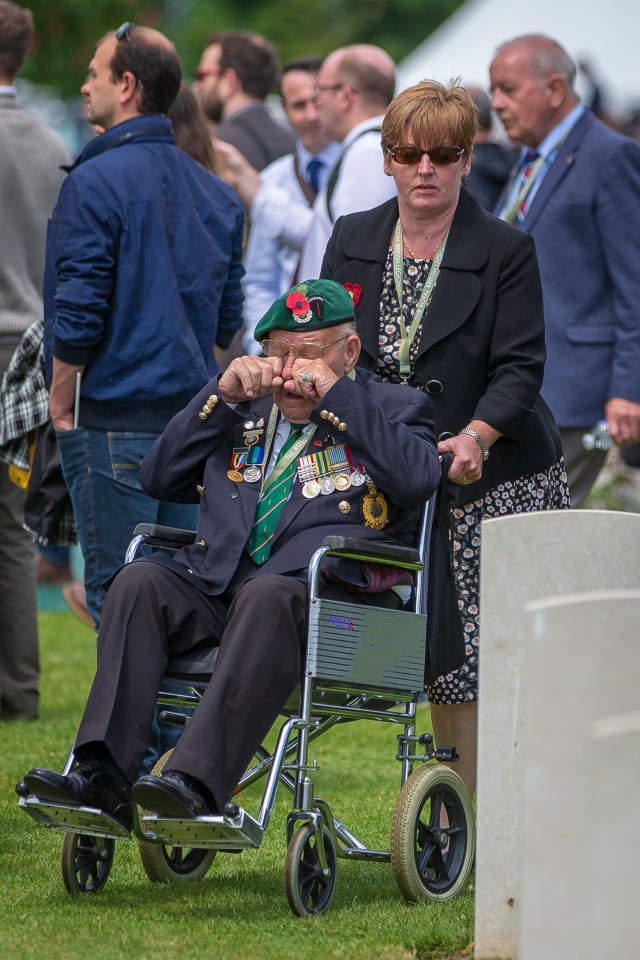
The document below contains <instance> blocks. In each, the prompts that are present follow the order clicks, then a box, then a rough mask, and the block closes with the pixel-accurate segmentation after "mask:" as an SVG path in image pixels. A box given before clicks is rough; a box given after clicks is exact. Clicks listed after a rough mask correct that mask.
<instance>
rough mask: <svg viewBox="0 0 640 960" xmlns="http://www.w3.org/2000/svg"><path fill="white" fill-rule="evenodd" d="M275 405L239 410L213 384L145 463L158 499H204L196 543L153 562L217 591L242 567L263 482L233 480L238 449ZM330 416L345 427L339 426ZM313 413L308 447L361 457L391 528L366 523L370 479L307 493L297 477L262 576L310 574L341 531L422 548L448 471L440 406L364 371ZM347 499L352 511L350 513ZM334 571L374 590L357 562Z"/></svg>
mask: <svg viewBox="0 0 640 960" xmlns="http://www.w3.org/2000/svg"><path fill="white" fill-rule="evenodd" d="M271 407H272V398H271V397H270V396H269V397H264V398H262V399H259V400H256V401H253V402H246V403H242V404H240V405H238V406H237V407H236V408H235V409H233V408H232V407H230V406H228V405H227V404H226V403H225V402H224V401H223V400H222V399H221V398H220V395H219V391H218V387H217V381H215V380H214V381H212V382H211V383H209V384H208V385H207V387H205V388H204V389H203V390H202V391H201V392H200V393H199V394H198V395H197V396H196V397H195V398H194V400H193V401H192V403H190V404H189V406H188V407H186V408H185V409H184V410H183V411H182V412H181V413H179V414H178V415H177V416H175V417H174V418H173V420H171V422H170V423H169V425H168V426H167V428H166V430H165V431H164V433H163V435H162V436H161V437H160V438H159V439H158V440H157V441H156V442H155V444H154V445H153V447H152V448H151V450H150V451H149V453H148V454H147V456H146V457H145V459H144V461H143V463H142V467H141V472H140V477H141V481H142V485H143V487H144V489H145V490H146V491H147V493H149V494H150V495H151V496H152V497H156V498H158V499H160V500H172V501H178V502H185V503H190V502H194V501H198V500H200V517H199V522H198V533H197V540H196V543H195V544H193V545H192V546H188V547H184V548H183V549H182V550H180V551H179V552H178V553H177V554H176V555H175V558H173V557H163V555H162V554H154V555H153V559H154V560H155V561H156V562H159V563H163V564H165V565H168V566H171V568H172V569H173V570H175V571H176V572H177V573H179V575H180V576H182V577H183V578H184V579H187V580H190V581H191V582H192V583H194V584H195V585H196V586H197V587H199V588H200V589H201V590H202V591H203V592H205V593H207V594H209V595H211V596H216V595H219V594H221V593H222V592H223V591H224V590H225V589H226V587H227V586H228V584H229V582H230V580H231V578H232V576H233V574H234V573H235V571H236V568H237V566H238V562H239V560H240V558H241V556H242V553H243V550H244V547H245V545H246V543H247V540H248V539H249V535H250V532H251V527H252V523H253V518H254V514H255V510H256V504H257V501H258V495H259V492H260V483H248V482H242V483H234V482H233V481H232V480H230V479H229V477H228V476H227V471H228V470H230V469H231V467H232V456H233V450H234V448H236V447H243V446H244V443H243V433H244V432H246V428H245V426H244V424H245V422H248V421H253V422H254V423H255V422H256V421H257V420H258V419H259V418H261V417H262V418H264V421H265V425H266V423H267V421H268V419H269V413H270V410H271ZM201 414H202V416H200V415H201ZM327 414H329V415H331V417H332V418H337V420H336V423H339V424H342V425H343V429H339V428H338V426H333V425H332V424H331V422H330V420H329V419H328V418H327ZM310 419H311V421H312V422H313V423H314V424H316V425H317V430H316V432H315V434H314V436H313V438H312V440H311V443H310V445H309V446H308V447H307V448H306V451H305V452H306V453H307V454H309V453H313V452H315V451H319V450H321V449H323V448H324V447H327V446H331V445H333V444H334V443H345V444H346V445H347V447H348V449H349V450H350V452H351V456H352V459H353V461H354V463H362V464H363V466H364V467H365V469H366V472H367V473H368V474H369V476H370V477H371V479H372V481H373V482H374V483H375V484H376V486H377V488H378V490H380V491H382V492H383V493H384V495H385V499H386V501H387V504H388V508H389V510H388V515H389V524H388V526H386V527H385V528H384V529H383V530H381V531H377V530H374V529H372V528H370V527H367V526H365V525H364V517H363V513H362V501H363V498H364V497H365V496H366V495H367V493H368V490H367V486H366V485H362V486H358V487H355V486H351V487H350V488H349V489H348V490H346V491H343V492H338V491H335V492H334V493H332V494H329V495H326V496H324V495H320V496H318V497H315V498H314V499H307V498H305V497H304V496H303V495H302V488H301V484H300V481H299V479H298V478H297V477H296V478H295V480H294V483H293V486H292V491H291V496H290V498H289V500H288V501H287V503H286V504H285V505H284V506H283V508H282V511H281V513H280V516H279V518H278V523H277V526H276V530H275V534H274V540H273V546H272V550H271V555H270V557H269V559H268V560H267V561H266V562H265V563H264V564H263V565H262V566H261V567H259V569H258V572H257V575H261V574H263V573H277V574H290V575H296V574H297V575H299V576H301V577H303V578H304V579H306V574H307V569H308V566H309V561H310V559H311V557H312V555H313V553H314V551H315V550H316V549H317V548H318V547H319V546H321V545H322V542H323V540H324V538H325V537H327V536H330V535H334V534H337V535H341V536H347V537H360V538H365V539H371V540H388V541H392V542H399V543H404V544H408V545H410V546H414V545H415V535H416V530H417V524H418V519H419V515H420V511H421V508H422V506H423V504H424V502H425V501H426V500H427V499H428V498H429V497H431V495H432V494H433V493H434V492H435V491H436V489H437V487H438V484H439V481H440V476H441V468H440V462H439V459H438V455H437V452H436V446H435V438H434V430H433V420H432V410H431V404H430V401H429V398H428V397H425V396H424V395H423V394H421V393H419V392H418V391H415V390H412V389H411V388H409V387H406V388H398V387H397V386H393V385H389V384H384V383H381V382H380V381H378V380H377V378H376V377H374V376H372V375H371V374H369V373H367V372H366V371H362V372H360V371H358V373H357V376H356V379H355V380H352V379H350V378H349V377H342V378H341V379H340V380H338V382H337V383H336V384H334V386H333V387H331V389H330V390H329V391H328V392H327V394H326V395H325V396H324V397H323V399H322V400H320V401H319V402H318V404H317V405H316V407H315V408H314V410H313V412H312V414H311V417H310ZM198 488H204V492H202V493H200V492H199V489H198ZM340 504H342V505H343V506H342V510H341V509H340ZM345 504H348V506H349V510H348V512H343V511H344V510H345V506H344V505H345ZM332 572H334V573H335V574H336V575H338V576H340V578H341V579H343V580H346V581H347V582H348V583H352V584H353V585H355V586H359V587H361V586H366V583H365V582H364V581H363V580H362V577H361V575H360V574H359V573H356V571H355V565H352V564H342V565H338V566H336V567H334V568H333V571H332Z"/></svg>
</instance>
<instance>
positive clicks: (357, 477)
mask: <svg viewBox="0 0 640 960" xmlns="http://www.w3.org/2000/svg"><path fill="white" fill-rule="evenodd" d="M244 426H245V433H244V435H243V438H242V439H243V441H244V442H245V443H246V444H247V446H253V445H254V444H256V443H257V442H258V439H259V437H260V434H262V433H263V429H261V428H264V420H259V421H258V423H257V424H255V425H254V424H253V423H252V422H251V421H247V422H246V423H245V425H244ZM254 429H255V433H254V432H252V431H253V430H254ZM227 476H228V477H229V480H233V482H234V483H243V482H245V481H246V482H247V483H257V482H258V480H260V479H261V477H262V469H261V468H260V467H258V466H256V465H255V464H249V466H247V467H245V468H244V470H242V471H240V470H227ZM366 479H367V476H366V474H364V473H362V472H361V471H360V470H353V471H352V472H351V473H345V472H341V473H336V474H335V475H333V474H330V473H329V474H326V475H325V476H322V477H318V478H317V479H315V480H307V481H306V483H303V485H302V495H303V496H304V497H306V498H307V500H313V499H314V497H317V496H319V495H320V494H322V495H324V496H326V495H327V494H329V493H333V492H334V491H335V490H338V491H339V492H340V493H342V492H344V491H345V490H348V489H349V487H361V486H362V484H363V483H365V481H366Z"/></svg>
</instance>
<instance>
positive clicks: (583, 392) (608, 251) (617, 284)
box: [517, 110, 640, 427]
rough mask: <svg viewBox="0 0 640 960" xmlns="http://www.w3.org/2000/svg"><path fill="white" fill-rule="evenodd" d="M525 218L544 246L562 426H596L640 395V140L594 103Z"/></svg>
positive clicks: (552, 365)
mask: <svg viewBox="0 0 640 960" xmlns="http://www.w3.org/2000/svg"><path fill="white" fill-rule="evenodd" d="M517 226H518V227H519V228H520V229H521V230H524V231H526V232H527V233H529V234H531V235H532V236H533V238H534V240H535V242H536V247H537V251H538V259H539V261H540V276H541V277H542V290H543V294H544V314H545V324H546V331H547V348H548V352H549V358H548V361H547V365H546V368H545V376H544V383H543V386H542V393H543V396H544V397H545V399H546V400H547V402H548V404H549V406H550V407H551V409H552V410H553V412H554V414H555V417H556V419H557V421H558V423H559V425H560V426H561V427H590V426H593V424H594V423H595V422H596V421H597V420H599V419H600V418H601V417H602V416H603V413H604V405H605V403H606V401H607V400H608V399H609V398H610V397H623V398H624V399H625V400H633V401H635V402H636V403H640V315H639V308H638V304H640V269H639V265H640V230H639V226H640V145H639V144H637V143H636V142H634V141H633V140H630V139H629V138H628V137H623V136H621V134H619V133H616V132H615V131H614V130H612V129H611V128H610V127H608V126H606V125H605V124H603V123H601V122H600V121H599V120H597V119H596V117H594V115H593V114H592V113H591V111H590V110H585V112H584V114H583V115H582V116H581V117H580V119H579V120H578V121H577V123H576V124H575V126H574V127H573V129H572V130H571V132H570V133H569V136H568V137H567V139H566V140H565V142H564V143H563V144H562V146H561V147H560V150H559V151H558V155H557V157H556V158H555V160H554V161H553V163H552V164H551V167H550V168H549V171H548V172H547V174H546V176H545V178H544V180H543V181H542V183H541V184H540V189H539V190H538V191H537V192H536V194H535V196H534V198H533V200H532V201H531V204H530V206H529V208H528V210H527V214H526V216H525V218H524V220H523V221H522V223H520V224H517Z"/></svg>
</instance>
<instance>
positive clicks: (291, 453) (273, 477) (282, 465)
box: [260, 403, 316, 497]
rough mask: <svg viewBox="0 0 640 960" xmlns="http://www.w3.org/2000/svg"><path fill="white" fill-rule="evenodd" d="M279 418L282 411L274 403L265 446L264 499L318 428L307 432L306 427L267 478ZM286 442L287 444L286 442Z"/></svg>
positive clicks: (262, 492) (261, 490) (262, 489)
mask: <svg viewBox="0 0 640 960" xmlns="http://www.w3.org/2000/svg"><path fill="white" fill-rule="evenodd" d="M279 416H280V411H279V410H278V407H277V406H276V405H275V403H274V405H273V406H272V408H271V413H270V414H269V422H268V424H267V435H266V437H265V444H264V463H265V471H264V473H263V474H262V485H261V487H260V497H263V496H264V494H265V492H266V491H267V489H268V488H269V487H270V486H271V485H272V484H274V483H275V482H276V481H277V480H279V479H280V477H281V476H282V474H283V473H284V471H285V470H286V469H287V467H288V466H289V465H290V464H291V463H292V462H293V461H294V460H295V459H296V458H297V457H298V456H299V454H300V453H301V452H302V450H304V448H305V447H306V445H307V443H308V442H309V440H310V439H311V437H312V436H313V435H314V433H315V432H316V427H315V425H314V426H313V427H312V429H311V430H307V429H306V427H305V430H304V431H303V432H302V433H301V434H300V437H299V439H298V440H296V442H295V443H294V444H293V446H292V447H291V449H290V450H288V451H287V453H285V454H284V456H283V457H281V458H280V459H279V460H278V461H277V462H276V464H275V466H274V468H273V470H272V471H271V473H270V474H269V476H268V477H267V476H265V474H266V464H268V463H269V455H270V453H271V445H272V444H273V438H274V437H275V435H276V428H277V425H278V419H279ZM285 442H286V441H285Z"/></svg>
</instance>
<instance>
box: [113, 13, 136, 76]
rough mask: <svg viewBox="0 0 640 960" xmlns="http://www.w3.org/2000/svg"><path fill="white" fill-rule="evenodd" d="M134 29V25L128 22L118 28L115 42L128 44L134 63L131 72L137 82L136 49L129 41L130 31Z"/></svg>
mask: <svg viewBox="0 0 640 960" xmlns="http://www.w3.org/2000/svg"><path fill="white" fill-rule="evenodd" d="M133 27H135V23H130V22H129V21H128V20H127V21H126V22H125V23H123V24H122V26H120V27H118V29H117V30H116V40H126V41H127V43H128V44H129V50H131V58H132V60H133V63H134V70H132V71H131V72H132V73H133V74H134V75H135V77H136V79H137V80H140V61H139V60H138V55H137V53H136V49H135V47H134V45H133V43H132V40H131V30H132V28H133Z"/></svg>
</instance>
